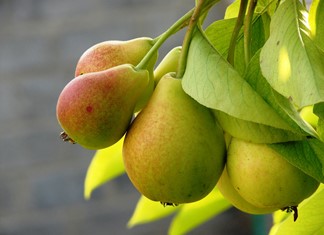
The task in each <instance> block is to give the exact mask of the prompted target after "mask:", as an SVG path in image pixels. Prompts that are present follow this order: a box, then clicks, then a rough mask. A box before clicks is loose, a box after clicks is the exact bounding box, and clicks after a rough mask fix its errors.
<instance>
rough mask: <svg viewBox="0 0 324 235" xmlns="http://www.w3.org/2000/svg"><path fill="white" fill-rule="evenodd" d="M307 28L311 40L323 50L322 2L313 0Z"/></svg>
mask: <svg viewBox="0 0 324 235" xmlns="http://www.w3.org/2000/svg"><path fill="white" fill-rule="evenodd" d="M308 19H309V26H310V33H311V38H312V39H313V40H314V42H315V44H316V45H317V46H318V47H320V48H321V49H322V50H324V40H323V39H324V27H323V22H324V1H323V0H313V1H312V3H311V5H310V9H309V18H308Z"/></svg>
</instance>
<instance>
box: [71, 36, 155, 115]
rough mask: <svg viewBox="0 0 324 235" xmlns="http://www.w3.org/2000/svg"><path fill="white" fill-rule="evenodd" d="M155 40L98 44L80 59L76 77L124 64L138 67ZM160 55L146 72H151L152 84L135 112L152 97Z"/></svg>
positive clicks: (144, 93) (150, 63) (145, 39)
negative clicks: (156, 64) (154, 72)
mask: <svg viewBox="0 0 324 235" xmlns="http://www.w3.org/2000/svg"><path fill="white" fill-rule="evenodd" d="M153 45H154V40H153V39H152V38H149V37H139V38H135V39H131V40H127V41H121V40H110V41H104V42H100V43H97V44H95V45H93V46H91V47H90V48H88V49H87V50H86V51H85V52H84V53H83V54H82V55H81V57H80V58H79V61H78V63H77V65H76V69H75V77H77V76H79V75H81V74H85V73H90V72H98V71H102V70H106V69H109V68H112V67H115V66H118V65H122V64H132V65H134V66H136V65H137V64H139V63H140V61H141V60H142V59H143V58H144V56H145V55H146V54H147V53H148V52H149V50H150V49H151V48H152V47H153ZM157 56H158V53H155V54H154V55H153V56H152V58H151V59H150V61H149V63H148V65H147V68H145V69H146V70H148V71H149V75H150V82H149V83H148V85H147V88H146V89H145V91H144V92H143V94H142V95H141V98H139V100H138V101H137V104H136V107H135V110H136V111H138V110H140V109H141V108H142V107H143V106H144V105H145V104H146V103H147V101H148V99H149V97H150V96H151V95H152V92H153V89H154V79H153V69H154V65H155V63H156V60H157Z"/></svg>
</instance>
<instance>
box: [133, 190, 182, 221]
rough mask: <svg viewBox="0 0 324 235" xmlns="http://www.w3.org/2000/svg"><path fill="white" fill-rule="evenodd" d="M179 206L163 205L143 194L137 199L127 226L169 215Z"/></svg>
mask: <svg viewBox="0 0 324 235" xmlns="http://www.w3.org/2000/svg"><path fill="white" fill-rule="evenodd" d="M180 207H181V206H165V207H164V206H163V205H162V204H161V203H160V202H155V201H152V200H150V199H148V198H146V197H144V196H141V198H140V199H139V200H138V202H137V205H136V208H135V210H134V212H133V215H132V217H131V218H130V220H129V222H128V224H127V225H128V227H133V226H136V225H139V224H144V223H149V222H153V221H155V220H159V219H162V218H164V217H166V216H169V215H171V214H172V213H174V212H176V211H177V210H179V209H180Z"/></svg>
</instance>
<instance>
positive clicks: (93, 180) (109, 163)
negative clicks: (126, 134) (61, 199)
mask: <svg viewBox="0 0 324 235" xmlns="http://www.w3.org/2000/svg"><path fill="white" fill-rule="evenodd" d="M123 141H124V138H122V139H121V140H119V141H118V142H117V143H116V144H114V145H113V146H111V147H108V148H105V149H101V150H98V151H97V152H96V154H95V155H94V157H93V159H92V161H91V163H90V165H89V167H88V171H87V174H86V178H85V182H84V197H85V198H86V199H89V198H90V197H91V193H92V192H93V190H94V189H96V188H97V187H99V186H101V185H102V184H104V183H106V182H107V181H109V180H111V179H113V178H115V177H117V176H119V175H121V174H123V173H124V172H125V169H124V164H123V159H122V146H123Z"/></svg>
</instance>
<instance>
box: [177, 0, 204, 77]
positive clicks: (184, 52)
mask: <svg viewBox="0 0 324 235" xmlns="http://www.w3.org/2000/svg"><path fill="white" fill-rule="evenodd" d="M203 5H204V0H199V1H198V3H197V5H196V7H195V8H194V12H193V14H192V16H191V18H190V22H189V25H188V28H187V31H186V34H185V37H184V40H183V43H182V49H181V55H180V58H179V65H178V69H177V74H176V77H177V78H182V77H183V74H184V73H185V70H186V66H187V57H188V51H189V46H190V42H191V39H192V34H193V32H194V30H195V29H196V25H197V23H198V20H199V16H200V14H201V10H202V6H203Z"/></svg>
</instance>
